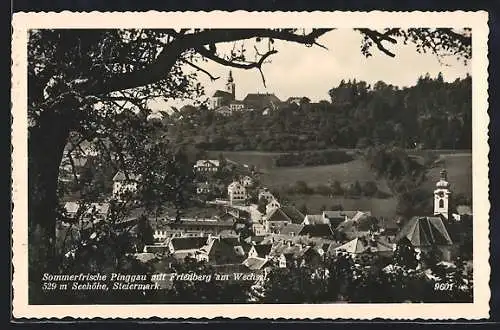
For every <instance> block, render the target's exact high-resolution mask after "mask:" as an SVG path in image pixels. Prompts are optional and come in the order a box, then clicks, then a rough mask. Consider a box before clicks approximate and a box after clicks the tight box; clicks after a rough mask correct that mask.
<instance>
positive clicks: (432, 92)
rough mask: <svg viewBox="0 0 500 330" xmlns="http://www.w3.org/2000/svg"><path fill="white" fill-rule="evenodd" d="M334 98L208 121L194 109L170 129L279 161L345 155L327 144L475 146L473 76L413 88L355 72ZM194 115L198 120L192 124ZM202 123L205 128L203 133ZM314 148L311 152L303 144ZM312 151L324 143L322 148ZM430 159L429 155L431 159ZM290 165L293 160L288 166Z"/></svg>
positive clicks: (322, 160) (317, 161)
mask: <svg viewBox="0 0 500 330" xmlns="http://www.w3.org/2000/svg"><path fill="white" fill-rule="evenodd" d="M329 94H330V96H331V98H332V101H331V103H329V104H324V103H322V104H319V103H310V104H307V106H306V105H303V106H300V107H297V106H296V105H295V104H283V105H281V106H280V108H279V109H277V110H275V111H273V112H272V113H270V114H269V115H263V114H262V113H261V112H260V111H253V112H239V113H234V114H233V115H231V116H227V117H224V116H220V117H219V116H218V115H217V114H214V116H216V118H217V120H212V119H210V120H207V119H206V117H205V115H203V114H202V113H201V112H197V113H194V114H193V115H192V116H190V117H189V119H188V118H185V119H184V120H181V121H178V122H176V127H175V128H172V127H169V129H168V131H169V134H172V135H174V136H176V135H177V134H182V137H183V138H182V139H184V140H186V139H188V138H193V137H194V138H196V139H197V140H201V141H200V142H199V144H198V147H199V148H200V149H206V150H235V146H238V148H239V149H241V150H258V151H280V152H283V151H285V152H288V154H286V155H283V156H281V157H280V160H279V161H277V163H276V164H277V165H278V166H292V165H291V164H294V165H323V164H337V163H340V162H346V161H348V160H347V158H346V157H347V156H345V155H342V153H341V152H340V151H339V152H331V153H330V151H329V150H325V149H329V148H361V149H364V148H367V147H374V146H378V145H385V144H389V145H395V146H398V147H399V148H402V149H415V150H421V149H466V150H470V149H471V148H472V126H471V125H472V124H471V118H472V78H471V77H470V76H467V77H465V78H463V79H457V80H455V81H453V82H445V81H443V79H442V76H438V77H435V78H432V77H430V76H429V75H425V76H423V77H420V78H419V79H418V81H417V82H416V84H415V85H414V86H411V87H404V88H399V87H396V86H393V85H388V84H386V83H384V82H382V81H379V82H377V83H376V84H374V85H373V86H370V85H368V84H367V83H366V82H363V81H361V82H358V81H356V80H355V79H353V80H348V81H344V80H343V81H341V82H340V83H339V85H338V86H335V87H333V88H332V89H330V91H329ZM193 122H196V123H197V124H198V126H195V125H193V124H192V123H193ZM200 127H201V128H203V130H202V131H203V132H205V133H204V134H205V135H204V136H203V137H200V136H199V132H200ZM304 150H311V151H304ZM312 150H324V151H322V152H321V153H318V152H312ZM430 160H431V159H428V161H430ZM288 164H290V165H288Z"/></svg>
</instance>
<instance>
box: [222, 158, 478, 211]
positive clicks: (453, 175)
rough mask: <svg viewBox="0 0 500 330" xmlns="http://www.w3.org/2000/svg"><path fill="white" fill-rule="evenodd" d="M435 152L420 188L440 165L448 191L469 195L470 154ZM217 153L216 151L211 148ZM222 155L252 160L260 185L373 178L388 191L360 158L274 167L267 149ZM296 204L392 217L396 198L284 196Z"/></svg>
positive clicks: (429, 184)
mask: <svg viewBox="0 0 500 330" xmlns="http://www.w3.org/2000/svg"><path fill="white" fill-rule="evenodd" d="M432 152H435V153H436V154H438V155H439V157H440V159H439V164H438V166H436V167H435V168H432V169H431V170H430V171H429V173H428V175H427V180H426V182H425V183H424V184H423V186H422V188H424V189H427V190H428V191H429V198H432V193H433V191H434V188H435V184H436V182H437V181H438V180H439V172H440V171H441V169H442V168H446V170H447V171H448V181H449V182H450V184H451V190H452V193H455V194H456V193H463V194H465V195H466V196H469V197H470V196H472V154H471V153H470V152H466V151H455V152H453V151H450V150H446V151H441V150H436V151H432ZM213 154H214V155H218V154H219V152H214V153H213ZM223 154H224V155H225V157H227V158H229V159H231V160H234V161H237V162H242V163H245V164H253V165H255V166H258V167H259V168H260V170H261V173H262V174H261V178H260V181H261V183H262V185H264V186H267V187H269V188H277V189H281V188H283V187H285V186H288V185H290V184H293V183H295V182H297V181H299V180H301V181H305V182H306V183H307V184H308V185H309V186H317V185H319V184H327V183H328V181H329V180H331V179H333V180H338V181H339V182H340V183H353V182H355V181H356V180H358V181H360V182H361V183H363V182H365V181H375V182H376V183H377V185H378V188H379V190H381V191H384V192H389V189H388V187H387V183H386V182H385V180H380V179H377V178H376V176H375V174H374V173H373V171H371V169H370V168H369V167H368V166H367V164H366V163H365V162H364V161H363V160H361V159H354V160H353V161H350V162H347V163H344V164H336V165H325V166H310V167H275V166H274V159H275V158H276V157H277V156H278V155H279V153H269V152H254V151H248V152H246V151H240V152H223ZM412 155H414V156H420V154H419V152H418V151H415V152H412ZM288 197H289V199H290V200H291V202H292V203H294V204H295V205H296V206H298V207H299V206H301V205H302V204H304V203H305V204H306V205H307V207H308V208H309V210H310V212H318V211H319V210H320V209H321V207H322V206H323V205H325V206H327V207H330V206H332V205H335V204H341V205H342V206H343V208H344V209H346V210H347V209H351V210H355V209H360V210H371V211H372V213H373V214H374V215H375V216H382V217H392V216H393V215H394V214H395V210H396V205H397V200H396V198H395V197H392V198H386V199H377V198H360V199H348V198H347V199H346V198H333V199H332V198H329V197H327V196H321V195H292V196H288Z"/></svg>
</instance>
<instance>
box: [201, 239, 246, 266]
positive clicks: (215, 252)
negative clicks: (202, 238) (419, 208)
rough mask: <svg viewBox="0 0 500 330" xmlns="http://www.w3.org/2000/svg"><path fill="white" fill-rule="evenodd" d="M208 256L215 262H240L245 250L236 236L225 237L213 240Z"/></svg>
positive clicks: (243, 257)
mask: <svg viewBox="0 0 500 330" xmlns="http://www.w3.org/2000/svg"><path fill="white" fill-rule="evenodd" d="M209 256H210V260H211V261H214V262H215V263H217V264H233V263H241V262H243V260H245V251H244V249H243V247H242V246H241V243H240V240H239V238H238V237H225V238H220V239H216V240H214V242H213V246H212V249H211V250H210V253H209Z"/></svg>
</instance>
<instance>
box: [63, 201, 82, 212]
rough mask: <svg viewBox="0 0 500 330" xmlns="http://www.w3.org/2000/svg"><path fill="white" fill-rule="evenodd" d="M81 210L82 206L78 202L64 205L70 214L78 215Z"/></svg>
mask: <svg viewBox="0 0 500 330" xmlns="http://www.w3.org/2000/svg"><path fill="white" fill-rule="evenodd" d="M79 208H80V204H78V203H76V202H67V203H66V204H64V209H65V210H66V212H68V213H76V212H77V211H78V209H79Z"/></svg>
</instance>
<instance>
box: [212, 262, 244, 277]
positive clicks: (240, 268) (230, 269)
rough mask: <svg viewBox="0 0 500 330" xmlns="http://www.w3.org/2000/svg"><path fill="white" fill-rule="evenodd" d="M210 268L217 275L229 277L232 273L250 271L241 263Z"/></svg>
mask: <svg viewBox="0 0 500 330" xmlns="http://www.w3.org/2000/svg"><path fill="white" fill-rule="evenodd" d="M212 267H213V268H214V270H215V271H216V272H217V273H218V274H230V275H231V276H232V275H233V274H234V273H248V272H249V271H250V270H249V269H248V267H246V266H245V265H243V263H241V262H240V263H236V264H221V265H213V266H212ZM231 276H230V278H231Z"/></svg>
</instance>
